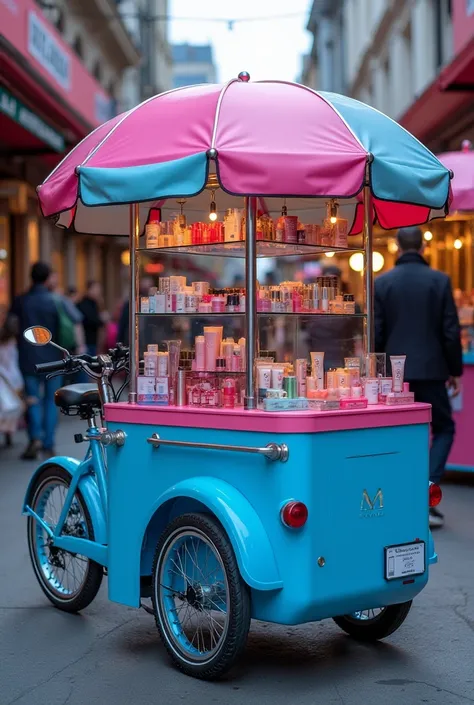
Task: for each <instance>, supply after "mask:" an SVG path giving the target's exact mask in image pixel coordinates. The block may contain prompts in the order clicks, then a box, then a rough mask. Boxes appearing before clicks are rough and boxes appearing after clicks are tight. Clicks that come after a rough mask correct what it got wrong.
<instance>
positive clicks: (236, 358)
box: [232, 345, 242, 372]
mask: <svg viewBox="0 0 474 705" xmlns="http://www.w3.org/2000/svg"><path fill="white" fill-rule="evenodd" d="M241 370H242V357H241V350H240V345H234V350H233V354H232V372H241Z"/></svg>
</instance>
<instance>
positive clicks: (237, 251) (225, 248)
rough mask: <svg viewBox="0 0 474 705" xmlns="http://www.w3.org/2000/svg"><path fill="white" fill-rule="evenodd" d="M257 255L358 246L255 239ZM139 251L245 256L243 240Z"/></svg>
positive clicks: (353, 249) (346, 249) (289, 254)
mask: <svg viewBox="0 0 474 705" xmlns="http://www.w3.org/2000/svg"><path fill="white" fill-rule="evenodd" d="M256 244H257V248H256V249H257V257H294V256H296V255H300V256H301V255H311V254H323V253H324V252H341V253H342V252H358V251H360V247H356V246H355V244H354V247H332V246H331V245H303V244H299V245H292V244H289V243H285V242H267V241H264V240H257V243H256ZM138 252H140V253H146V254H151V255H166V254H170V255H176V254H181V255H206V256H210V255H213V256H220V257H245V242H217V243H212V244H206V245H183V246H180V247H158V248H146V247H142V248H140V249H139V250H138Z"/></svg>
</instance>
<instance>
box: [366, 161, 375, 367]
mask: <svg viewBox="0 0 474 705" xmlns="http://www.w3.org/2000/svg"><path fill="white" fill-rule="evenodd" d="M366 174H367V178H366V185H365V187H364V302H365V306H364V313H365V316H366V317H365V324H364V327H365V336H364V337H365V341H364V343H365V345H364V347H365V352H366V354H367V353H372V352H374V350H375V325H374V271H373V261H372V260H373V258H372V255H373V250H374V248H373V238H372V221H373V215H372V214H373V199H372V191H371V190H370V185H369V165H367V171H366Z"/></svg>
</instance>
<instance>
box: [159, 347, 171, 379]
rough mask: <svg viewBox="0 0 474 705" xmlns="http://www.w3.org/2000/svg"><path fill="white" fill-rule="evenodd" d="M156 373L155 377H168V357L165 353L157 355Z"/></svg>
mask: <svg viewBox="0 0 474 705" xmlns="http://www.w3.org/2000/svg"><path fill="white" fill-rule="evenodd" d="M157 357H158V363H157V364H158V373H157V375H156V376H157V377H166V376H167V375H168V370H169V367H168V364H169V355H168V353H167V352H159V353H158V356H157Z"/></svg>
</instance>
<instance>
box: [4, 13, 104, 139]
mask: <svg viewBox="0 0 474 705" xmlns="http://www.w3.org/2000/svg"><path fill="white" fill-rule="evenodd" d="M0 37H3V38H4V39H5V40H6V42H7V44H9V45H11V46H12V47H13V49H15V50H16V51H17V52H19V53H20V54H21V55H22V56H23V57H24V58H25V59H27V61H28V62H29V64H30V65H31V67H32V68H33V69H34V70H35V72H36V73H37V74H39V75H40V76H41V78H43V79H44V80H45V81H46V82H47V83H48V85H49V86H50V87H51V89H52V91H54V92H55V93H56V94H58V95H59V96H60V97H61V98H63V99H64V100H65V101H66V102H67V104H68V105H69V106H70V107H71V108H72V109H73V110H74V111H75V112H76V113H77V114H78V115H79V116H80V117H81V118H83V119H84V120H85V121H86V122H87V123H88V124H89V125H90V126H92V127H95V126H97V125H98V124H100V123H101V122H104V121H105V120H106V119H108V117H110V114H109V115H107V110H104V105H105V106H108V105H111V99H110V96H108V95H107V93H106V92H105V91H104V90H103V88H102V87H101V86H100V84H99V83H98V82H97V81H96V80H95V79H94V78H93V77H92V76H91V75H90V74H89V72H88V71H87V70H86V68H85V67H84V65H83V64H82V63H81V61H80V60H79V58H78V57H77V56H76V55H75V54H74V52H73V51H72V49H71V48H70V47H69V46H68V45H67V44H66V42H65V41H64V40H63V38H62V37H61V35H60V34H59V32H58V31H57V30H56V28H55V27H54V26H53V25H52V24H51V23H50V22H49V20H48V19H47V18H46V17H45V16H44V15H43V13H42V12H41V9H40V8H39V6H38V4H37V3H35V2H34V0H0ZM6 78H7V79H8V76H6Z"/></svg>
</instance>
